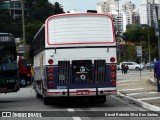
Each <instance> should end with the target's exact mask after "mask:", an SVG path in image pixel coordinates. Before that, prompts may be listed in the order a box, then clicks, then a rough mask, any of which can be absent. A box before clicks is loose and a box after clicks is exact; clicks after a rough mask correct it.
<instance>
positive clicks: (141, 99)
mask: <svg viewBox="0 0 160 120" xmlns="http://www.w3.org/2000/svg"><path fill="white" fill-rule="evenodd" d="M159 98H160V97H152V98H141V99H138V100H154V99H159Z"/></svg>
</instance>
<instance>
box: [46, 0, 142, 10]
mask: <svg viewBox="0 0 160 120" xmlns="http://www.w3.org/2000/svg"><path fill="white" fill-rule="evenodd" d="M49 1H50V3H54V2H59V3H60V4H61V5H62V6H63V9H64V11H65V12H67V11H71V10H76V11H78V12H86V11H87V10H96V3H97V2H98V1H99V0H49ZM126 1H131V2H132V3H133V4H135V5H136V9H137V8H138V7H139V5H140V4H141V3H142V0H120V6H122V4H123V3H125V2H126Z"/></svg>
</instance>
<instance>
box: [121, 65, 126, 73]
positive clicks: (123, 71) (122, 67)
mask: <svg viewBox="0 0 160 120" xmlns="http://www.w3.org/2000/svg"><path fill="white" fill-rule="evenodd" d="M121 70H122V74H125V65H124V64H122V65H121Z"/></svg>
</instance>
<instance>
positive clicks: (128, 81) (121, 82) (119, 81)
mask: <svg viewBox="0 0 160 120" xmlns="http://www.w3.org/2000/svg"><path fill="white" fill-rule="evenodd" d="M130 81H140V80H124V81H118V82H117V83H123V82H130Z"/></svg>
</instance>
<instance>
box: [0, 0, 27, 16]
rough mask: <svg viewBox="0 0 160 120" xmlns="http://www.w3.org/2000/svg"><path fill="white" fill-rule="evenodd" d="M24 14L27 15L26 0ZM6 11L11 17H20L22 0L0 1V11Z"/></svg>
mask: <svg viewBox="0 0 160 120" xmlns="http://www.w3.org/2000/svg"><path fill="white" fill-rule="evenodd" d="M23 4H24V14H25V15H26V16H29V4H28V2H27V0H24V2H23ZM6 10H7V11H8V12H9V14H10V16H12V18H13V19H16V18H18V17H21V15H22V0H4V1H3V2H0V11H1V12H3V11H6Z"/></svg>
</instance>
